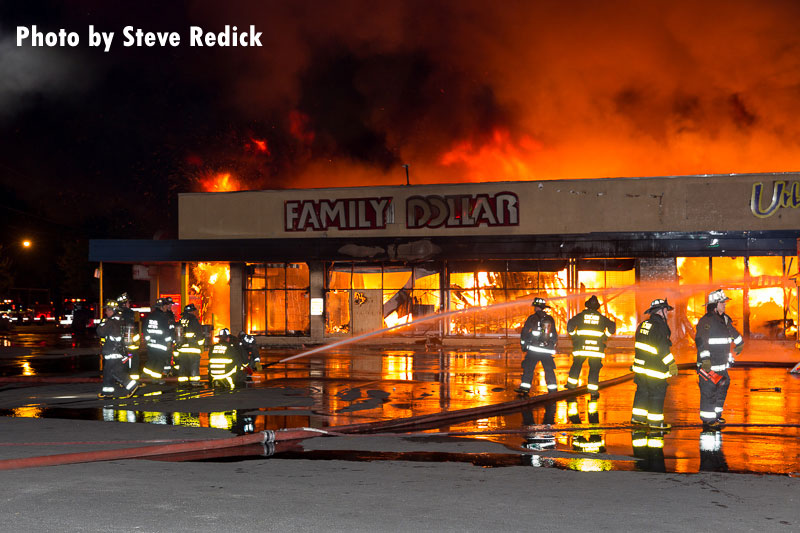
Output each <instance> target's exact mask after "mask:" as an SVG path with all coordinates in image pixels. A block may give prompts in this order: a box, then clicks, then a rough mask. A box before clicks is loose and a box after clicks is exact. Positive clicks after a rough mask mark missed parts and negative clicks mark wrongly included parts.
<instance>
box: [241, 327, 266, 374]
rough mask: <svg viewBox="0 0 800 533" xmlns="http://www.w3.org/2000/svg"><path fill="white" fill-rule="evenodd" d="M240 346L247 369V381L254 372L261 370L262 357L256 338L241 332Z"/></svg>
mask: <svg viewBox="0 0 800 533" xmlns="http://www.w3.org/2000/svg"><path fill="white" fill-rule="evenodd" d="M239 346H240V348H241V350H242V359H243V361H244V363H245V366H246V367H247V369H246V370H245V373H246V374H247V376H246V378H245V379H250V376H251V375H252V374H253V372H254V371H256V370H260V369H261V355H260V354H259V353H258V344H256V338H255V337H253V336H252V335H248V334H247V333H245V332H244V331H240V332H239Z"/></svg>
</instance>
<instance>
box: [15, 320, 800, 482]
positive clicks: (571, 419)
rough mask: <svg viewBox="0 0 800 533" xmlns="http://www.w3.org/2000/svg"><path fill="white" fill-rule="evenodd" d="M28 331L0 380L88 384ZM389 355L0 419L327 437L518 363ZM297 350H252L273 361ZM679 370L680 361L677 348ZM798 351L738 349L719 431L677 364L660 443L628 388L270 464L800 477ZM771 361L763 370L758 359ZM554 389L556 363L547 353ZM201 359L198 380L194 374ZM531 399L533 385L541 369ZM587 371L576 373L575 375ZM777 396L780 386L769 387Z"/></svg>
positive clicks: (422, 350) (495, 383)
mask: <svg viewBox="0 0 800 533" xmlns="http://www.w3.org/2000/svg"><path fill="white" fill-rule="evenodd" d="M36 328H37V327H36V326H30V327H28V328H26V329H23V328H19V329H18V330H17V331H15V332H12V333H10V334H8V335H4V336H2V337H0V377H4V378H8V377H19V376H29V377H30V379H36V378H38V377H41V378H46V377H54V376H58V377H75V378H86V377H98V376H99V374H98V365H99V359H98V356H97V355H96V354H97V348H96V347H95V346H94V344H93V341H92V340H85V341H83V342H82V343H77V342H75V341H74V340H73V339H72V338H71V337H70V336H68V335H65V334H64V332H62V331H60V330H48V329H46V328H42V329H36ZM434 348H435V349H431V347H426V346H424V345H410V346H408V347H405V346H403V347H399V348H387V347H376V346H374V345H371V346H351V347H345V348H338V349H336V350H335V351H330V352H323V353H317V354H314V355H311V356H308V357H306V358H300V359H297V360H294V361H292V362H290V363H287V364H282V365H278V366H274V367H271V368H269V369H267V370H266V371H265V372H262V373H261V374H260V375H256V376H255V378H256V380H255V381H254V382H253V383H250V384H248V385H247V386H246V387H245V388H241V389H237V390H234V391H227V390H220V389H213V388H210V387H209V386H208V385H207V384H204V385H203V386H202V387H200V388H197V389H193V388H182V387H179V386H178V385H177V384H176V383H173V384H165V385H155V384H150V385H148V386H146V387H144V388H142V389H140V391H139V392H138V393H137V395H136V396H135V397H133V398H130V399H121V400H114V401H101V400H98V399H97V398H96V393H97V391H98V390H99V387H100V385H99V383H58V384H54V383H43V384H36V385H34V384H29V383H24V384H23V383H9V382H2V381H0V415H3V416H6V417H17V418H20V417H21V418H34V419H36V418H39V419H68V420H89V421H91V420H94V421H105V422H129V423H138V424H155V425H170V426H180V427H187V428H198V427H199V428H216V429H218V430H224V431H228V432H231V433H234V434H238V433H245V432H252V431H261V430H264V429H282V428H296V427H312V428H323V429H324V428H331V427H336V426H344V425H350V424H358V423H369V422H379V421H385V420H395V419H400V418H409V417H417V416H423V415H431V414H435V413H441V412H444V411H455V410H460V409H469V408H474V407H480V406H490V405H495V404H501V403H504V402H509V401H513V400H517V399H518V396H517V395H516V394H515V393H514V392H513V389H514V387H515V386H516V384H517V383H518V380H519V375H520V363H521V360H522V354H521V353H520V352H519V350H518V349H516V347H514V346H510V347H508V348H504V347H502V346H499V347H485V348H480V349H464V348H456V347H448V346H445V347H434ZM299 352H300V351H299V350H265V351H263V353H262V357H263V358H264V360H265V361H269V362H272V361H277V360H279V359H282V358H284V357H286V356H289V355H294V354H296V353H299ZM676 355H677V359H678V362H681V363H684V362H690V361H692V360H693V359H694V355H693V353H692V352H691V351H688V350H687V351H684V352H680V351H678V352H677V353H676ZM794 357H797V359H798V360H800V355H799V354H798V352H796V351H794V350H792V349H790V348H787V347H786V346H785V345H780V346H779V345H770V344H767V343H760V344H758V343H752V345H748V346H747V348H746V349H745V352H744V353H743V355H742V356H741V357H740V359H741V360H742V361H750V362H754V364H758V365H759V366H751V365H748V364H745V363H742V364H740V365H738V366H735V367H734V368H733V369H732V370H731V371H730V374H731V380H732V383H731V387H730V389H729V392H728V399H727V402H726V405H725V413H724V415H725V418H726V419H727V422H728V424H727V426H726V427H725V428H724V429H723V430H722V431H703V429H702V426H701V425H700V421H699V418H698V410H699V392H698V388H697V376H696V374H695V373H694V372H693V371H691V370H682V371H681V373H680V375H679V376H677V377H676V378H672V379H671V380H670V385H669V389H668V392H667V400H666V403H665V418H666V420H667V421H668V422H670V423H672V424H673V425H674V427H673V429H672V431H669V432H667V433H665V434H663V435H660V434H655V433H647V432H645V433H642V432H639V431H637V430H635V429H634V428H632V427H630V425H629V420H630V409H631V404H632V400H633V394H634V389H635V386H634V384H633V382H632V381H630V380H629V381H625V382H623V383H621V384H618V385H614V386H612V387H608V388H604V389H603V390H602V391H601V394H600V397H599V399H598V400H597V401H596V403H595V402H592V401H590V398H589V396H588V395H584V396H579V397H577V398H576V399H575V400H560V401H557V402H554V403H553V404H551V405H548V406H546V407H538V406H537V407H530V408H527V409H521V410H517V411H515V412H511V413H504V414H498V415H494V416H485V417H481V418H476V419H472V420H469V421H464V422H458V423H443V424H442V425H439V426H437V427H428V428H426V429H425V430H424V431H415V432H413V433H408V432H407V433H404V434H403V435H401V436H400V438H398V436H397V435H395V436H393V437H387V436H381V435H364V436H348V437H342V438H343V439H347V440H346V441H344V443H343V442H341V441H340V442H338V443H337V444H335V445H334V444H332V442H333V441H336V440H337V439H309V440H306V441H303V442H302V443H301V444H300V445H299V446H293V447H291V448H290V449H283V450H281V449H275V450H272V451H271V453H274V455H273V456H272V459H287V460H288V459H310V460H348V461H408V462H461V463H468V464H473V465H476V466H481V467H508V466H529V467H552V468H557V469H566V470H575V471H585V472H591V471H606V470H622V471H627V470H645V471H653V472H674V473H694V472H700V471H714V472H739V473H768V474H783V475H792V476H797V475H800V474H798V473H799V472H800V438H798V437H800V376H798V375H794V374H789V373H788V372H787V370H788V369H787V368H786V365H787V364H788V363H789V362H791V361H792V358H794ZM631 358H632V354H631V352H630V351H629V350H624V349H621V350H617V351H612V352H610V353H608V354H607V358H606V362H605V366H604V367H603V371H602V373H601V380H603V381H605V380H608V379H611V378H614V377H619V376H623V375H626V374H629V372H630V371H629V367H630V364H631ZM770 361H773V362H778V363H780V364H782V365H783V366H764V365H763V363H764V362H770ZM556 363H557V375H558V381H559V385H560V386H561V387H563V384H564V383H565V382H566V377H567V371H568V369H569V364H570V358H569V356H568V355H567V354H558V356H557V358H556ZM205 364H206V360H205V358H204V361H203V368H201V374H203V373H204V368H205ZM537 371H538V377H537V379H538V382H537V383H535V384H534V391H533V393H534V394H544V393H545V392H546V390H545V386H544V381H543V375H542V373H541V367H539V368H537ZM586 371H587V369H586V368H584V373H583V376H582V382H585V377H586ZM777 389H779V390H777ZM264 456H265V452H264V450H263V448H262V447H250V448H249V449H247V450H237V451H229V452H228V454H227V455H225V454H224V453H218V454H216V455H215V456H214V457H210V456H202V457H200V456H196V457H191V458H189V457H184V458H182V459H181V458H177V457H173V458H172V459H173V460H203V461H223V460H224V461H245V460H248V459H255V458H258V459H263V458H264Z"/></svg>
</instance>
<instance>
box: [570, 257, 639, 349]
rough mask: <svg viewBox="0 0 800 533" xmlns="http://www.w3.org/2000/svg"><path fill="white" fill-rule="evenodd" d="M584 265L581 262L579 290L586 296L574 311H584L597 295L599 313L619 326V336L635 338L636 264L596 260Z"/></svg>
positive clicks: (624, 261) (626, 261)
mask: <svg viewBox="0 0 800 533" xmlns="http://www.w3.org/2000/svg"><path fill="white" fill-rule="evenodd" d="M581 263H582V262H581V261H579V262H578V267H579V270H578V286H579V287H578V288H579V290H580V292H581V293H583V294H584V295H585V296H582V297H581V299H582V300H583V301H578V302H576V304H577V305H576V306H575V309H576V310H583V308H584V304H585V299H586V298H588V297H589V295H591V294H592V293H597V297H598V299H599V300H600V303H601V305H602V307H601V308H600V312H601V313H603V314H604V315H606V316H607V317H608V318H610V319H612V320H613V321H614V322H616V324H617V335H633V334H634V332H635V331H636V325H637V317H636V292H635V291H634V290H632V289H633V287H634V285H635V284H636V271H635V269H634V263H633V261H632V260H618V259H609V260H604V259H593V260H589V261H583V263H584V264H581ZM584 269H585V270H584Z"/></svg>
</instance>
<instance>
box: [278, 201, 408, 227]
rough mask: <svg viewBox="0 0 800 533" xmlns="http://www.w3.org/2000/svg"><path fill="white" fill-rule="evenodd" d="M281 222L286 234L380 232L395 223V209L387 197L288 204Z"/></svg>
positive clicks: (292, 202)
mask: <svg viewBox="0 0 800 533" xmlns="http://www.w3.org/2000/svg"><path fill="white" fill-rule="evenodd" d="M284 221H285V224H286V226H285V227H286V231H307V230H312V231H325V230H327V229H330V228H338V229H340V230H354V229H359V230H364V229H383V228H385V227H386V224H387V223H392V222H394V209H393V204H392V199H391V198H390V197H382V198H348V199H339V200H289V201H287V202H285V203H284Z"/></svg>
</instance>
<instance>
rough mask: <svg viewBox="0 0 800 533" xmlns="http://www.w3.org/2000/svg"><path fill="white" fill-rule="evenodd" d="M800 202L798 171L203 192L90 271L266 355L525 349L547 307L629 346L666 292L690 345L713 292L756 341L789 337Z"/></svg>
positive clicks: (104, 249) (98, 257)
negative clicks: (163, 230) (160, 228)
mask: <svg viewBox="0 0 800 533" xmlns="http://www.w3.org/2000/svg"><path fill="white" fill-rule="evenodd" d="M798 206H800V174H748V175H714V176H683V177H652V178H616V179H593V180H558V181H526V182H497V183H466V184H448V185H414V186H385V187H358V188H328V189H286V190H270V191H242V192H230V193H190V194H182V195H180V198H179V239H177V240H174V241H114V240H103V241H92V243H91V246H90V259H91V260H95V261H114V262H130V263H134V264H139V265H144V266H145V267H146V268H148V272H150V274H151V286H152V288H151V295H152V297H153V298H155V297H156V296H158V295H166V294H172V295H173V296H174V297H178V298H180V299H181V301H182V302H188V301H193V302H197V303H198V304H200V305H199V306H198V307H201V308H202V310H203V317H202V318H203V322H205V323H209V324H211V323H213V324H214V326H215V329H217V328H219V327H223V326H225V327H230V328H231V329H233V330H235V331H238V330H240V329H242V330H245V331H248V332H249V333H252V334H255V335H259V336H260V337H261V342H262V343H266V344H281V343H301V342H302V343H325V342H330V341H332V340H336V339H340V338H347V337H352V336H357V335H362V334H364V333H368V332H371V331H375V330H380V329H382V328H392V329H391V331H390V332H388V334H389V335H394V336H397V337H412V338H415V339H418V338H420V337H432V336H433V337H437V338H442V339H445V340H451V341H455V342H457V341H459V340H466V341H467V342H472V341H474V340H476V339H500V340H505V339H510V338H514V339H516V337H517V334H518V329H519V327H520V326H521V324H522V323H523V322H524V319H525V317H526V316H527V315H528V314H529V312H530V308H529V305H530V300H531V299H532V298H533V297H534V296H544V297H546V298H548V299H549V301H550V304H551V305H552V310H551V313H552V314H553V315H554V316H555V317H556V320H557V322H558V324H559V330H560V331H564V330H565V327H564V325H565V323H566V320H567V319H568V318H569V316H571V315H572V314H574V313H575V312H577V311H579V310H581V309H582V307H583V301H584V300H585V299H586V298H588V295H590V294H597V295H598V297H599V298H600V300H601V302H603V304H604V306H603V311H604V312H606V313H607V314H608V315H609V316H611V317H613V318H614V319H615V320H616V321H617V323H618V331H619V332H620V333H621V334H622V335H626V334H627V335H630V334H632V333H633V329H634V328H635V325H636V323H637V321H639V320H640V319H641V318H642V311H643V310H644V309H646V308H647V306H648V304H649V302H650V301H651V300H652V299H653V298H654V297H664V296H666V297H668V298H669V300H670V303H673V302H674V305H675V306H676V313H675V314H674V315H675V316H674V324H673V328H674V330H677V331H679V332H680V331H683V332H686V333H689V332H690V331H691V329H692V327H693V325H694V324H695V323H696V322H697V320H698V319H699V317H700V316H702V314H703V312H704V307H705V306H704V303H705V295H706V294H707V293H708V292H709V291H710V290H713V289H716V288H724V289H725V290H726V292H727V293H728V294H729V295H730V296H731V298H732V301H731V302H729V306H728V313H729V314H730V315H731V316H732V317H733V318H734V320H735V321H736V322H737V327H738V328H739V329H740V330H742V331H744V333H745V334H746V335H747V336H749V337H750V338H764V339H793V338H794V337H795V336H796V334H797V329H796V324H797V315H798V312H797V305H798V301H797V287H796V283H795V279H796V274H797V239H798V237H800V223H798V222H800V211H798V210H797V207H798ZM405 324H408V325H405Z"/></svg>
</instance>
